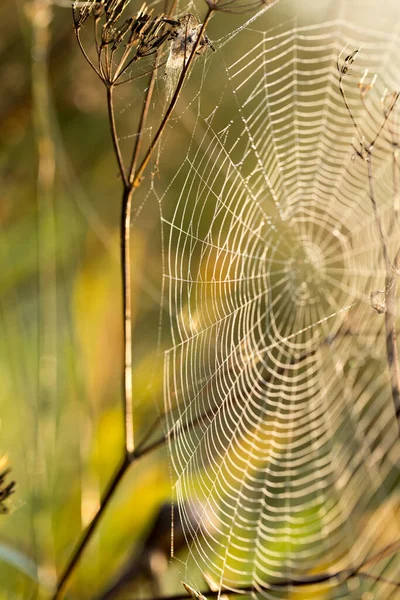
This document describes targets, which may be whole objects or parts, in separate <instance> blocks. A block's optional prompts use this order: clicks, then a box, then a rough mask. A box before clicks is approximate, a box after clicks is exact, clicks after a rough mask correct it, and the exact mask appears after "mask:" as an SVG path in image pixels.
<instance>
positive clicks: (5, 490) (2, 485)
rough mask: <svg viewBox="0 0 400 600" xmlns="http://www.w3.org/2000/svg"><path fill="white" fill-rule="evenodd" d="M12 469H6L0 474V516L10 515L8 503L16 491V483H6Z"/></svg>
mask: <svg viewBox="0 0 400 600" xmlns="http://www.w3.org/2000/svg"><path fill="white" fill-rule="evenodd" d="M9 472H10V469H5V470H4V471H1V472H0V514H2V515H5V514H7V513H8V507H7V504H6V501H7V500H8V498H9V497H10V496H11V494H13V493H14V491H15V481H10V483H6V478H7V475H8V474H9Z"/></svg>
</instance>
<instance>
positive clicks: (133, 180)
mask: <svg viewBox="0 0 400 600" xmlns="http://www.w3.org/2000/svg"><path fill="white" fill-rule="evenodd" d="M175 4H176V3H175V1H174V2H173V4H172V7H171V9H170V12H171V11H172V9H173V7H175ZM213 12H214V10H213V9H209V10H208V12H207V15H206V17H205V20H204V23H203V24H202V27H201V29H200V32H199V34H198V37H197V40H196V42H195V43H194V45H193V48H192V51H191V53H190V57H189V59H188V61H187V62H186V63H184V65H183V69H182V74H181V76H180V79H179V82H178V84H177V87H176V90H175V93H174V96H173V98H172V100H171V102H170V104H169V106H168V109H167V111H166V113H165V115H164V117H163V119H162V121H161V124H160V126H159V128H158V130H157V132H156V134H155V136H154V138H153V140H152V141H151V143H150V145H149V148H148V150H147V153H146V154H145V157H144V159H143V162H142V163H141V165H140V167H139V169H138V170H137V172H136V165H137V160H138V157H139V153H140V146H141V140H142V133H143V130H144V127H145V123H146V120H147V117H148V112H149V108H150V103H151V98H152V95H153V91H154V85H155V78H156V72H157V66H158V58H159V52H158V48H159V46H157V52H156V58H155V62H154V65H153V69H152V72H151V78H150V82H149V87H148V91H147V95H146V99H145V102H144V105H143V109H142V113H141V118H140V123H139V128H138V135H137V138H136V142H135V146H134V149H133V152H132V159H131V164H130V168H129V171H128V173H127V172H126V169H125V165H124V161H123V157H122V152H121V148H120V145H119V141H118V133H117V127H116V122H115V113H114V99H113V89H114V86H116V85H118V82H117V80H118V78H119V76H120V75H122V74H123V73H125V71H126V68H127V67H128V66H129V65H130V64H131V63H132V62H134V60H136V59H132V61H131V62H129V63H128V64H125V65H124V66H123V67H122V68H121V66H120V68H118V67H117V69H116V71H115V72H114V75H113V73H112V63H111V62H110V61H111V58H110V52H109V50H108V47H107V46H106V48H105V52H103V50H104V47H103V46H102V45H101V43H99V41H98V39H97V21H98V19H97V17H95V28H94V31H95V44H96V49H97V57H98V65H99V66H98V68H96V66H95V65H94V63H93V62H92V61H91V59H90V58H89V56H88V54H87V53H86V51H85V49H84V47H83V45H82V43H81V40H80V36H79V29H80V27H81V23H80V21H79V18H78V20H77V21H76V20H75V13H74V11H73V16H74V22H75V31H76V37H77V40H78V43H79V47H80V49H81V51H82V53H83V55H84V57H85V58H86V60H87V62H88V63H89V64H90V65H91V67H92V68H93V69H94V71H95V72H96V74H97V75H98V76H99V77H100V79H101V80H102V81H103V83H104V84H105V85H106V88H107V107H108V115H109V121H110V130H111V137H112V142H113V147H114V151H115V155H116V158H117V162H118V167H119V171H120V174H121V178H122V181H123V195H122V207H121V223H120V235H121V280H122V298H123V321H124V325H123V332H124V333H123V354H124V357H123V369H122V379H123V382H122V389H123V407H124V456H123V459H122V461H121V464H120V466H119V468H118V469H117V471H116V473H115V474H114V476H113V477H112V479H111V481H110V482H109V484H108V487H107V489H106V491H105V493H104V495H103V497H102V499H101V502H100V507H99V509H98V511H97V512H96V514H95V515H94V517H93V519H92V521H91V522H90V523H89V525H88V527H87V528H86V529H85V531H84V532H83V534H82V537H81V539H80V540H79V541H78V544H77V546H76V547H75V549H74V550H73V552H72V555H71V557H70V559H69V561H68V562H67V565H66V566H65V568H64V570H63V572H62V574H61V576H60V578H59V581H58V584H57V588H56V591H55V594H54V596H53V600H59V599H60V598H61V597H62V594H63V592H64V590H65V588H66V586H67V584H68V581H69V580H70V578H71V576H72V574H73V572H74V570H75V568H76V566H77V564H78V562H79V560H80V558H81V556H82V554H83V552H84V550H85V548H86V546H87V545H88V543H89V541H90V540H91V538H92V536H93V534H94V533H95V531H96V530H97V527H98V525H99V523H100V521H101V518H102V516H103V514H104V512H105V510H106V509H107V507H108V505H109V504H110V502H111V500H112V498H113V496H114V493H115V491H116V490H117V488H118V486H119V483H120V482H121V480H122V478H123V477H124V475H125V473H126V471H127V470H128V468H129V467H130V465H131V464H133V463H134V462H136V461H137V460H138V459H139V458H141V457H142V456H144V455H146V454H148V453H150V452H152V451H154V450H156V449H157V448H159V447H161V446H162V445H163V444H164V443H165V442H166V440H167V439H168V436H167V435H164V436H162V437H161V438H159V439H157V440H155V441H154V442H152V443H150V444H147V445H146V441H145V440H146V439H148V438H145V440H143V441H142V443H141V444H140V446H139V447H138V448H137V450H135V449H134V434H133V418H132V417H133V405H132V315H131V266H130V231H131V212H132V210H131V209H132V198H133V194H134V192H135V189H136V188H137V187H138V186H139V185H140V183H141V180H142V175H143V172H144V170H145V169H146V167H147V165H148V163H149V160H150V158H151V156H152V154H153V152H154V150H155V148H156V146H157V143H158V141H159V139H160V137H161V135H162V133H163V131H164V129H165V127H166V125H167V123H168V120H169V118H170V116H171V113H172V111H173V109H174V107H175V105H176V102H177V100H178V97H179V94H180V91H181V90H182V86H183V84H184V81H185V79H186V76H187V73H188V72H189V69H190V67H191V64H192V63H193V61H194V58H195V54H196V50H197V48H198V46H199V44H200V42H201V40H202V36H203V34H204V31H205V28H206V25H207V23H208V22H209V20H210V17H211V15H212V14H213ZM86 18H87V17H86ZM163 39H165V40H166V39H167V36H165V37H164V38H163ZM111 52H113V50H111ZM104 55H105V56H104ZM126 57H127V55H126V54H124V55H123V61H124V62H125V60H126ZM103 59H104V64H103ZM129 80H130V79H129ZM129 80H128V81H129ZM120 83H121V82H120ZM151 433H153V429H151V430H150V435H151Z"/></svg>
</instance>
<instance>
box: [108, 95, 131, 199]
mask: <svg viewBox="0 0 400 600" xmlns="http://www.w3.org/2000/svg"><path fill="white" fill-rule="evenodd" d="M113 92H114V84H110V85H108V86H107V109H108V117H109V120H110V130H111V137H112V143H113V147H114V152H115V156H116V157H117V161H118V168H119V171H120V174H121V177H122V180H123V182H124V189H125V190H126V189H127V187H128V182H127V179H126V173H125V167H124V161H123V158H122V152H121V147H120V145H119V142H118V134H117V126H116V123H115V112H114V97H113Z"/></svg>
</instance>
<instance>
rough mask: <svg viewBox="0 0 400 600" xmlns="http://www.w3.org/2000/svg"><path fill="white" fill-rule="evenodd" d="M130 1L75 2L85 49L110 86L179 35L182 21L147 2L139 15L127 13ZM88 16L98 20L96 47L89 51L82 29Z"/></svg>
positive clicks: (76, 28) (96, 24)
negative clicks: (140, 61)
mask: <svg viewBox="0 0 400 600" xmlns="http://www.w3.org/2000/svg"><path fill="white" fill-rule="evenodd" d="M129 4H130V0H100V1H99V2H95V1H93V0H90V1H89V2H88V3H87V4H85V5H84V6H82V5H81V4H79V5H78V4H77V3H76V2H75V3H74V5H73V22H74V27H75V33H76V36H77V39H78V42H79V45H80V47H81V50H82V52H83V54H84V56H85V58H86V60H87V61H88V62H89V63H90V65H91V66H92V68H93V69H94V70H95V71H96V73H97V75H98V76H99V77H100V78H101V79H102V80H103V82H104V83H105V84H106V85H107V86H111V85H113V84H115V83H116V82H117V81H118V80H119V79H120V78H121V76H122V75H124V74H125V73H126V72H127V70H128V69H129V68H130V67H131V66H132V65H133V63H135V62H136V61H137V60H139V59H140V58H143V57H146V56H150V55H151V54H154V53H155V52H156V51H157V50H158V48H160V46H161V45H162V44H163V43H164V42H166V41H167V40H169V39H171V38H172V36H173V35H174V34H175V31H176V27H177V26H179V22H178V21H173V20H170V19H168V18H166V17H165V16H164V15H162V14H161V15H158V16H154V15H153V13H152V10H149V9H148V7H147V5H146V3H144V4H143V5H142V7H141V8H140V9H139V11H138V12H137V13H136V15H135V16H126V9H127V7H128V5H129ZM88 19H92V20H93V21H94V28H93V32H94V37H95V40H94V41H95V44H94V48H96V49H97V52H96V55H95V58H94V59H92V58H91V55H92V54H93V48H92V49H91V50H86V48H84V47H83V43H82V41H81V38H80V30H81V28H82V26H83V25H84V24H85V23H86V21H87V20H88Z"/></svg>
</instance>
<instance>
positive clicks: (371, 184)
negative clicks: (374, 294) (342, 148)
mask: <svg viewBox="0 0 400 600" xmlns="http://www.w3.org/2000/svg"><path fill="white" fill-rule="evenodd" d="M366 163H367V171H368V186H369V197H370V200H371V204H372V210H373V211H374V216H375V223H376V228H377V230H378V233H379V240H380V244H381V250H382V254H383V260H384V262H385V267H386V272H388V271H389V272H390V258H389V251H388V245H387V240H386V235H385V232H384V230H383V226H382V220H381V217H380V214H379V210H378V205H377V203H376V199H375V191H374V178H373V169H372V154H371V152H370V151H369V152H368V156H367V158H366Z"/></svg>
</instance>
